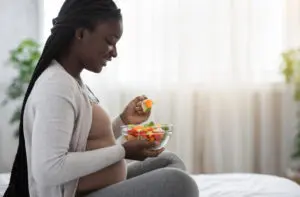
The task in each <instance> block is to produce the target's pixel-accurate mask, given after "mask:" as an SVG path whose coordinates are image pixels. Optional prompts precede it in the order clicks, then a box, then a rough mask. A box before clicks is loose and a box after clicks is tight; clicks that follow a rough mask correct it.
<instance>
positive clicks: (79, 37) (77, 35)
mask: <svg viewBox="0 0 300 197" xmlns="http://www.w3.org/2000/svg"><path fill="white" fill-rule="evenodd" d="M85 31H86V30H85V29H84V28H78V29H76V31H75V39H76V40H82V39H83V38H84V36H85V34H86V32H85Z"/></svg>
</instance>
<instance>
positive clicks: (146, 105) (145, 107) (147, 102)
mask: <svg viewBox="0 0 300 197" xmlns="http://www.w3.org/2000/svg"><path fill="white" fill-rule="evenodd" d="M152 105H153V101H152V100H150V99H146V100H144V101H143V102H142V109H143V111H144V112H149V111H150V110H151V108H152Z"/></svg>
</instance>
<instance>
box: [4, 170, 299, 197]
mask: <svg viewBox="0 0 300 197" xmlns="http://www.w3.org/2000/svg"><path fill="white" fill-rule="evenodd" d="M191 176H192V177H193V179H194V180H195V181H196V183H197V184H198V187H199V191H200V196H201V197H300V187H299V186H298V185H297V184H296V183H294V182H292V181H290V180H288V179H284V178H280V177H276V176H271V175H259V174H207V175H191ZM8 181H9V174H0V197H3V193H4V191H5V189H6V187H7V184H8Z"/></svg>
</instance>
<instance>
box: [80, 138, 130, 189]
mask: <svg viewBox="0 0 300 197" xmlns="http://www.w3.org/2000/svg"><path fill="white" fill-rule="evenodd" d="M115 144H116V142H115V139H114V136H113V134H112V133H111V134H110V135H106V136H103V135H101V137H100V136H99V138H95V137H91V138H90V139H88V141H87V150H94V149H99V148H105V147H108V146H112V145H115ZM126 175H127V174H126V162H125V160H124V159H123V160H121V161H119V162H117V163H114V164H112V165H110V166H108V167H106V168H104V169H102V170H99V171H98V172H95V173H93V174H90V175H88V176H85V177H82V178H81V179H80V180H79V183H78V189H77V190H78V192H79V193H84V194H86V193H89V192H92V191H95V190H99V189H102V188H104V187H107V186H109V185H112V184H116V183H118V182H121V181H123V180H125V179H126Z"/></svg>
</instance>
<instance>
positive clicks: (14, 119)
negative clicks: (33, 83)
mask: <svg viewBox="0 0 300 197" xmlns="http://www.w3.org/2000/svg"><path fill="white" fill-rule="evenodd" d="M40 55H41V54H40V46H39V44H38V43H37V42H36V41H34V40H33V39H25V40H22V41H21V43H20V44H19V45H18V46H17V47H16V48H15V49H13V50H11V51H10V56H9V59H8V65H9V66H12V67H13V68H14V69H15V70H16V71H17V76H16V77H15V78H13V79H12V82H11V84H10V85H9V86H8V88H7V90H6V97H5V99H4V100H3V101H2V105H6V104H7V103H9V102H14V103H16V105H17V107H16V109H15V111H14V112H13V114H12V116H11V118H10V124H12V125H14V126H16V130H15V134H16V135H18V125H19V120H20V115H21V107H22V103H20V102H21V101H22V100H23V97H24V94H25V92H26V89H27V86H28V84H29V82H30V79H31V76H32V73H33V71H34V68H35V66H36V64H37V61H38V60H39V58H40Z"/></svg>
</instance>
